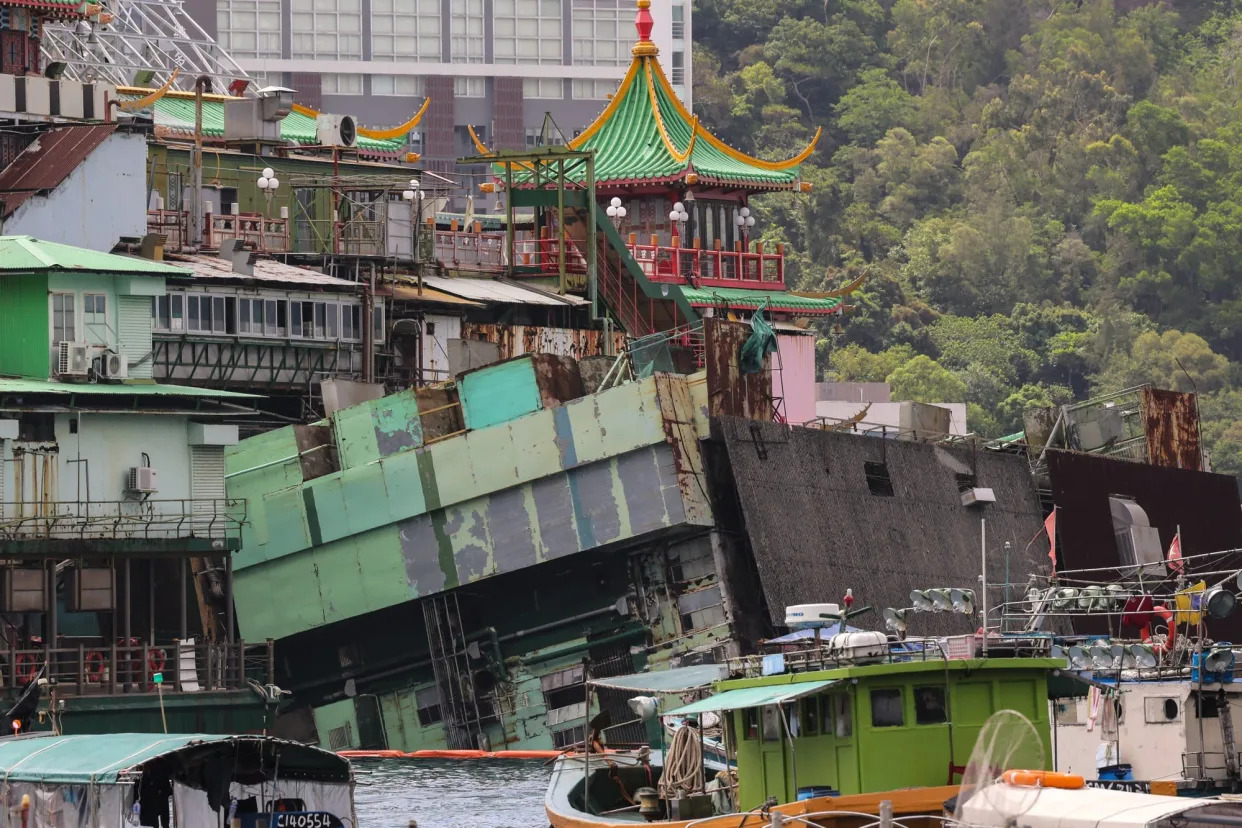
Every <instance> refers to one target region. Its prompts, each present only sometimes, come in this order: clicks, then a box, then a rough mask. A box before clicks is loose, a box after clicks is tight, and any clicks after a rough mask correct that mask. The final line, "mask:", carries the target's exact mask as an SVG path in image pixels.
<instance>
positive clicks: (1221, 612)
mask: <svg viewBox="0 0 1242 828" xmlns="http://www.w3.org/2000/svg"><path fill="white" fill-rule="evenodd" d="M1237 604H1238V596H1236V595H1234V594H1233V593H1232V592H1230V591H1229V590H1227V589H1225V588H1224V587H1220V586H1214V587H1212V588H1211V589H1209V590H1208V591H1207V592H1206V593H1204V595H1203V600H1202V602H1201V603H1200V606H1202V607H1203V610H1204V612H1206V613H1207V614H1208V615H1210V616H1211V617H1213V618H1227V617H1228V616H1229V614H1230V613H1232V612H1233V609H1234V607H1236V606H1237Z"/></svg>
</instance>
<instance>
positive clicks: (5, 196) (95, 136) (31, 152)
mask: <svg viewBox="0 0 1242 828" xmlns="http://www.w3.org/2000/svg"><path fill="white" fill-rule="evenodd" d="M116 127H117V125H116V124H95V125H89V126H62V127H56V128H54V129H49V130H48V131H47V132H44V133H42V134H40V135H39V137H38V138H36V139H35V140H34V142H33V143H31V144H30V146H28V147H26V149H24V150H22V152H21V154H19V155H18V156H17V158H16V159H15V160H14V161H13V163H12V164H10V165H9V166H7V167H5V168H4V171H3V172H0V205H2V206H0V212H2V213H3V215H4V217H5V218H8V217H9V216H11V215H13V212H14V211H15V210H16V209H17V208H18V207H20V206H21V205H22V204H23V203H25V201H26V200H27V199H29V198H30V197H31V196H34V195H38V194H39V193H44V192H47V191H49V190H54V189H56V188H57V187H59V186H60V183H61V182H62V181H64V180H65V179H66V178H68V177H69V173H71V172H73V171H74V170H75V169H77V167H78V165H79V164H81V163H82V162H83V161H85V160H86V157H87V156H88V155H90V154H91V153H92V152H94V151H95V150H96V148H98V147H99V145H100V144H102V143H103V142H104V141H105V140H106V139H107V138H108V136H110V135H111V134H112V133H114V132H116Z"/></svg>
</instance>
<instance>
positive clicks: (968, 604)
mask: <svg viewBox="0 0 1242 828" xmlns="http://www.w3.org/2000/svg"><path fill="white" fill-rule="evenodd" d="M949 601H950V603H952V605H953V611H954V612H960V613H961V614H962V615H973V614H974V612H975V591H974V590H973V589H951V590H949Z"/></svg>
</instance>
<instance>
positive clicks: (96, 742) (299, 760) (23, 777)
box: [0, 733, 351, 785]
mask: <svg viewBox="0 0 1242 828" xmlns="http://www.w3.org/2000/svg"><path fill="white" fill-rule="evenodd" d="M247 742H248V743H252V744H256V743H262V744H263V747H264V753H265V754H266V753H267V752H268V751H269V750H270V751H272V752H278V753H279V755H280V758H281V759H282V760H283V762H282V764H281V765H280V769H281V770H282V771H285V770H286V769H289V770H291V771H293V772H294V773H295V774H297V775H303V776H315V777H319V778H323V779H326V780H332V779H336V780H339V781H342V782H344V781H347V780H349V778H350V776H351V773H350V770H349V762H348V760H346V759H344V758H342V757H339V756H337V755H336V754H333V753H330V752H328V751H326V750H323V749H321V748H318V747H312V746H310V745H303V744H299V743H297V742H289V741H285V740H283V739H266V738H263V737H259V736H220V735H212V734H206V733H185V734H165V733H108V734H79V735H74V736H53V735H52V734H46V735H44V734H39V735H37V736H34V735H32V736H21V737H17V738H8V739H0V774H3V776H4V779H5V781H6V782H10V783H12V782H34V783H43V784H49V785H115V784H118V783H120V782H122V781H124V782H126V783H128V782H130V781H132V779H133V777H132V775H129V776H127V778H126V779H124V780H122V778H121V777H122V776H123V775H125V773H126V771H134V770H137V769H138V768H139V766H141V765H142V764H143V763H145V762H148V761H150V760H151V759H154V758H156V757H158V756H166V755H168V754H175V753H179V752H182V751H193V752H194V753H193V755H195V756H201V755H202V753H204V752H206V753H211V752H213V749H215V750H217V751H220V752H221V753H223V754H224V755H225V756H228V757H229V758H230V759H231V758H232V750H233V749H234V746H233V745H232V744H231V743H247ZM269 746H270V747H269ZM226 751H227V752H226ZM182 755H186V754H182ZM295 778H296V777H295Z"/></svg>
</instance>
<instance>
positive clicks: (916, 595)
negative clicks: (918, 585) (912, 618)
mask: <svg viewBox="0 0 1242 828" xmlns="http://www.w3.org/2000/svg"><path fill="white" fill-rule="evenodd" d="M910 603H911V604H912V605H913V606H914V608H915V610H917V611H918V612H931V611H932V608H933V607H932V600H931V598H929V597H928V595H927V593H926V592H924V591H923V590H921V589H916V590H912V591H911V592H910Z"/></svg>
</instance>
